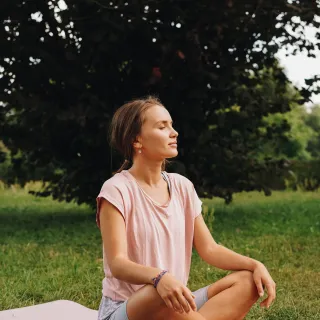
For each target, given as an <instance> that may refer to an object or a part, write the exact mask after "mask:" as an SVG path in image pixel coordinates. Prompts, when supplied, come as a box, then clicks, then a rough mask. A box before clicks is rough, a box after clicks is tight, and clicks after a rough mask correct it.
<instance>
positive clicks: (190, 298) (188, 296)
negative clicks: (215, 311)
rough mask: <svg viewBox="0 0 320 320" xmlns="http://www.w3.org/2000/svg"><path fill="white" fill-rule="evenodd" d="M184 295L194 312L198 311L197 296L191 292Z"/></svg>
mask: <svg viewBox="0 0 320 320" xmlns="http://www.w3.org/2000/svg"><path fill="white" fill-rule="evenodd" d="M183 295H184V297H185V299H187V301H188V303H189V305H190V307H191V308H192V310H193V311H197V305H196V302H195V301H194V299H195V297H196V296H195V295H194V294H193V293H192V292H191V291H189V290H186V291H184V292H183Z"/></svg>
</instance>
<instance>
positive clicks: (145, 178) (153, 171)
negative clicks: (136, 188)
mask: <svg viewBox="0 0 320 320" xmlns="http://www.w3.org/2000/svg"><path fill="white" fill-rule="evenodd" d="M161 166H162V161H157V162H156V161H152V162H151V161H147V160H145V159H142V157H139V159H134V161H133V165H132V166H131V168H130V169H129V170H128V171H129V172H130V173H131V174H132V175H133V176H134V177H135V179H136V180H138V181H140V182H142V183H144V184H147V185H149V186H150V187H152V186H158V185H159V183H160V182H161V181H162V176H161Z"/></svg>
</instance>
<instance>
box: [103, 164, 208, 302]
mask: <svg viewBox="0 0 320 320" xmlns="http://www.w3.org/2000/svg"><path fill="white" fill-rule="evenodd" d="M163 173H164V174H165V176H166V177H167V178H168V179H169V182H170V183H169V186H170V200H169V201H168V203H167V204H165V205H160V204H157V203H156V202H155V201H154V200H152V199H151V197H149V196H148V195H147V194H146V193H145V192H144V191H143V189H142V188H141V187H140V186H139V184H138V182H137V181H136V179H135V178H134V177H133V175H132V174H131V173H130V172H129V171H128V170H123V171H121V172H120V173H117V174H115V175H114V176H113V177H111V178H110V179H108V180H107V181H106V182H105V183H104V184H103V186H102V188H101V191H100V193H99V195H98V197H97V224H98V226H99V225H100V222H99V208H100V200H101V198H105V199H106V200H108V201H109V202H111V203H112V204H113V205H114V206H115V207H116V208H117V209H118V210H119V211H120V213H121V214H122V215H123V217H124V220H125V224H126V234H127V247H128V257H129V259H130V260H131V261H133V262H136V263H139V264H141V265H144V266H149V267H155V268H160V269H167V270H169V272H170V273H171V274H172V275H173V276H174V277H176V278H177V279H178V280H180V281H181V282H182V283H183V284H184V285H187V282H188V278H189V272H190V265H191V255H192V244H193V235H194V219H195V218H196V217H197V216H198V215H199V214H201V205H202V201H201V200H200V199H199V197H198V195H197V193H196V191H195V189H194V186H193V184H192V182H191V181H190V180H189V179H187V178H186V177H184V176H182V175H180V174H177V173H167V172H166V171H164V172H163ZM103 266H104V273H105V278H104V279H103V282H102V286H103V290H102V294H103V295H104V296H106V297H109V298H111V299H113V300H116V301H124V300H126V299H128V298H129V297H130V296H131V295H132V294H133V293H134V292H135V291H137V290H138V289H140V288H141V287H143V286H144V285H136V284H131V283H127V282H124V281H121V280H118V279H116V278H114V277H113V276H112V274H111V272H110V268H109V266H108V261H107V259H106V257H105V255H104V254H103Z"/></svg>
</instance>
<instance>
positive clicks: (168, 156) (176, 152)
mask: <svg viewBox="0 0 320 320" xmlns="http://www.w3.org/2000/svg"><path fill="white" fill-rule="evenodd" d="M178 154H179V152H178V150H176V151H175V152H170V155H167V156H166V159H170V158H174V157H176V156H177V155H178Z"/></svg>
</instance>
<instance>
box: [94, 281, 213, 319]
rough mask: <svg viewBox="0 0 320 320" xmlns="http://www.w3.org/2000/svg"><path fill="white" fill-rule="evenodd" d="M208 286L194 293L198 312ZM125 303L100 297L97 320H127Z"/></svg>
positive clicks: (203, 302)
mask: <svg viewBox="0 0 320 320" xmlns="http://www.w3.org/2000/svg"><path fill="white" fill-rule="evenodd" d="M209 286H210V285H208V286H206V287H204V288H200V289H198V290H196V291H194V292H192V293H193V294H194V295H195V299H194V300H195V303H196V305H197V310H199V309H200V308H201V307H202V306H203V305H204V304H205V303H206V302H207V301H208V288H209ZM127 302H128V300H125V301H114V300H112V299H111V298H108V297H102V299H101V302H100V307H99V312H98V320H129V319H128V315H127Z"/></svg>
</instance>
